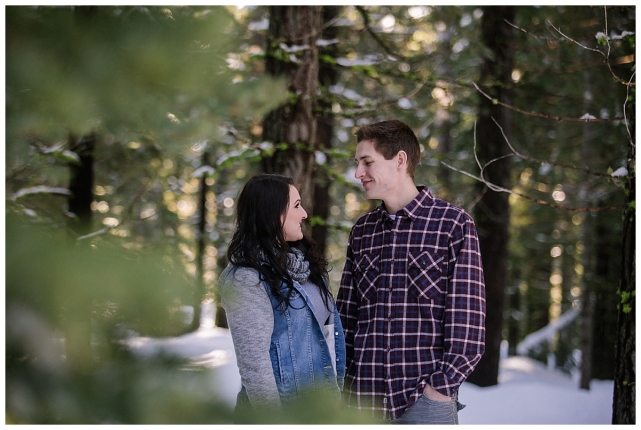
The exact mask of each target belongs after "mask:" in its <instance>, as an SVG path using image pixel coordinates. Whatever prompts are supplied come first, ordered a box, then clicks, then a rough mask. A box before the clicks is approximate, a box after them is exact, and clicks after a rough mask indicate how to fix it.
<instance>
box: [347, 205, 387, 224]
mask: <svg viewBox="0 0 641 430" xmlns="http://www.w3.org/2000/svg"><path fill="white" fill-rule="evenodd" d="M380 217H381V212H380V206H377V207H375V208H374V209H370V210H369V211H367V212H366V213H365V214H364V215H362V216H361V217H360V218H358V220H356V222H355V223H354V226H353V227H352V228H359V227H360V228H362V227H365V226H367V225H371V224H376V222H377V221H378V220H379V219H380Z"/></svg>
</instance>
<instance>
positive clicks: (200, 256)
mask: <svg viewBox="0 0 641 430" xmlns="http://www.w3.org/2000/svg"><path fill="white" fill-rule="evenodd" d="M208 165H209V152H208V149H207V148H205V150H204V152H203V157H202V163H201V166H208ZM199 191H200V192H199V194H198V212H199V213H198V225H197V229H196V240H197V247H198V250H197V251H196V256H197V257H196V285H195V288H194V294H193V298H192V306H193V307H194V316H193V318H192V320H191V325H190V327H189V328H190V329H191V330H192V331H195V330H198V327H200V317H201V313H202V312H201V311H202V309H201V307H202V303H203V299H204V297H205V279H204V278H205V238H206V237H207V174H206V173H203V176H202V177H201V178H200V190H199Z"/></svg>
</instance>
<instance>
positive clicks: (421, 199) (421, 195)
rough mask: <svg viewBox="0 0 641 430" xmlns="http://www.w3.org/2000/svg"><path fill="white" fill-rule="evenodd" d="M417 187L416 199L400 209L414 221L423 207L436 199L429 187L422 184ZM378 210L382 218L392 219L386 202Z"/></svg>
mask: <svg viewBox="0 0 641 430" xmlns="http://www.w3.org/2000/svg"><path fill="white" fill-rule="evenodd" d="M416 189H418V195H417V196H416V197H414V199H413V200H412V201H411V202H409V203H408V204H407V205H406V206H405V207H404V208H403V209H401V210H400V212H404V213H405V215H406V216H407V217H408V218H410V219H411V220H412V221H414V220H415V219H416V218H417V217H418V216H419V213H420V212H421V209H423V208H424V207H427V206H429V203H430V202H431V201H432V200H433V199H434V196H433V195H432V193H431V192H430V190H429V188H427V187H425V186H422V185H421V186H417V187H416ZM377 210H378V214H379V216H380V217H381V218H382V219H386V218H387V219H391V218H390V216H389V213H388V212H387V209H386V208H385V203H384V202H381V204H380V205H379V206H378V208H377Z"/></svg>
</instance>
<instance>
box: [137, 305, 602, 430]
mask: <svg viewBox="0 0 641 430" xmlns="http://www.w3.org/2000/svg"><path fill="white" fill-rule="evenodd" d="M213 313H214V307H213V305H211V304H207V305H203V312H202V319H201V327H200V329H199V330H197V331H196V332H194V333H189V334H186V335H183V336H180V337H175V338H163V339H154V338H145V337H136V338H132V339H131V340H130V341H129V345H130V346H131V348H132V350H134V351H135V352H137V353H139V354H141V355H152V354H156V353H159V352H161V351H163V352H165V353H169V354H175V355H177V356H180V357H186V358H190V359H191V360H192V361H193V362H194V363H198V364H202V365H205V366H207V367H210V368H215V369H216V372H215V377H216V379H215V380H212V387H213V389H214V391H215V392H216V393H217V394H218V396H219V398H220V399H221V400H224V401H225V402H227V403H228V404H229V405H231V406H233V405H234V404H235V402H236V394H237V393H238V390H239V389H240V376H239V375H238V368H237V367H236V356H235V354H234V347H233V344H232V340H231V336H230V335H229V331H228V330H227V329H222V328H218V327H215V326H214V316H213ZM613 387H614V385H613V381H596V380H595V381H592V383H591V386H590V390H589V391H587V390H581V389H579V388H578V382H576V381H575V380H574V379H573V378H571V377H569V376H567V375H565V374H562V373H560V372H556V371H554V370H549V369H547V368H546V367H545V366H544V365H543V364H541V363H539V362H537V361H535V360H532V359H530V358H527V357H509V358H506V359H503V360H501V364H500V368H499V384H498V385H496V386H493V387H486V388H480V387H477V386H475V385H472V384H469V383H463V385H462V386H461V388H460V391H459V401H460V402H461V403H463V404H465V405H466V407H465V409H463V410H462V411H460V412H459V421H460V424H461V425H466V424H603V425H607V424H611V422H612V398H613V389H614V388H613Z"/></svg>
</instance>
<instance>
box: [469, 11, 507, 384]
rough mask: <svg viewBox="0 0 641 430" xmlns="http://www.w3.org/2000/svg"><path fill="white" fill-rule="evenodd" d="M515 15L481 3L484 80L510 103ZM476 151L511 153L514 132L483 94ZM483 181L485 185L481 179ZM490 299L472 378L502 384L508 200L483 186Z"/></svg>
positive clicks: (501, 182)
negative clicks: (482, 349) (481, 350)
mask: <svg viewBox="0 0 641 430" xmlns="http://www.w3.org/2000/svg"><path fill="white" fill-rule="evenodd" d="M513 20H514V8H513V7H510V6H493V7H483V18H482V20H481V39H482V41H483V43H484V45H485V46H486V47H487V48H488V49H489V51H490V52H491V55H489V56H488V57H487V58H486V59H485V60H484V62H483V65H482V66H481V79H480V81H481V85H483V87H484V88H485V91H486V92H487V93H488V94H490V95H491V96H492V97H493V98H495V99H497V100H501V101H503V102H506V103H509V87H510V83H511V73H512V68H513V55H514V54H513V48H512V47H511V46H510V41H511V40H512V32H513V28H512V27H511V26H510V25H508V24H507V23H506V22H505V21H508V22H512V21H513ZM478 116H479V118H478V135H477V142H478V156H479V160H480V161H481V163H482V165H483V164H484V163H487V162H489V161H490V160H494V159H496V158H498V157H501V156H502V155H505V154H506V153H507V151H506V148H507V145H506V144H505V140H504V138H503V136H502V134H501V130H500V129H499V128H498V127H497V126H496V124H495V123H494V121H493V119H496V121H497V122H498V123H499V124H500V125H501V127H502V128H503V130H504V131H505V132H506V135H507V136H508V137H509V136H510V134H511V133H510V128H511V127H510V122H511V118H510V112H509V110H508V109H505V108H503V107H501V106H499V105H498V104H494V103H492V101H491V100H487V99H486V98H484V97H481V98H480V104H479V113H478ZM483 176H484V177H485V179H487V180H488V181H489V182H491V183H493V184H496V185H498V186H501V187H504V188H508V189H509V188H511V186H510V163H509V162H508V159H507V158H503V159H501V160H499V161H496V162H493V163H492V164H490V166H489V167H488V168H487V169H486V170H485V171H484V173H483ZM479 186H480V187H481V189H480V190H479V191H483V189H482V188H484V187H485V185H484V184H482V183H480V184H479ZM474 220H475V222H476V225H477V230H478V234H479V242H480V247H481V256H482V258H483V270H484V274H485V291H486V300H487V316H486V324H485V328H486V341H485V354H484V355H483V357H482V358H481V361H480V362H479V364H478V366H477V367H476V369H475V370H474V372H472V374H471V375H470V376H469V378H468V381H469V382H471V383H473V384H476V385H479V386H482V387H486V386H491V385H496V384H498V374H499V361H500V355H501V340H502V338H503V335H502V330H503V307H504V302H505V285H506V280H507V255H508V227H509V220H510V216H509V202H508V194H506V193H499V192H495V191H492V190H485V193H484V194H483V197H482V198H481V200H480V201H479V202H478V204H477V205H476V206H475V208H474Z"/></svg>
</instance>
